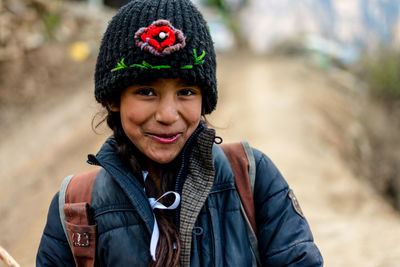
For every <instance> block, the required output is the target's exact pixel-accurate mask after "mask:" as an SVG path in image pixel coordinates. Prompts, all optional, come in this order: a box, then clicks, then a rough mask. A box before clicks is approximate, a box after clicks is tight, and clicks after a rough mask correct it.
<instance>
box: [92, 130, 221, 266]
mask: <svg viewBox="0 0 400 267" xmlns="http://www.w3.org/2000/svg"><path fill="white" fill-rule="evenodd" d="M214 138H215V131H214V130H213V129H209V128H207V127H206V125H205V123H203V122H200V124H199V126H198V128H197V129H196V130H195V132H194V133H193V134H192V136H191V137H190V138H189V139H188V141H187V142H186V144H185V146H184V148H183V150H182V153H181V155H179V156H180V157H181V159H182V161H181V168H180V171H179V174H180V176H181V177H179V175H178V179H177V185H176V187H177V188H176V189H177V190H178V191H179V193H180V194H181V196H182V197H181V207H180V213H181V214H182V218H181V219H180V220H179V221H180V234H181V236H182V237H184V242H182V244H183V248H186V249H184V250H183V251H188V253H189V259H190V245H191V244H190V242H191V233H192V228H193V226H194V222H195V220H196V218H197V216H198V214H199V212H200V209H201V207H202V206H203V203H204V201H205V199H206V198H207V196H208V193H209V191H210V189H211V187H212V184H213V179H214V166H213V162H212V153H211V150H212V145H213V142H214ZM88 163H89V164H94V165H99V166H102V167H103V168H104V169H105V170H106V171H107V172H108V173H109V174H110V175H111V177H112V178H113V179H114V181H115V182H116V183H117V184H118V185H119V186H120V187H121V189H122V190H123V192H124V193H125V195H126V196H127V197H128V199H129V201H130V202H131V203H132V205H133V206H134V207H135V208H136V209H137V212H138V214H139V216H140V217H141V218H142V220H143V221H144V222H145V225H146V227H147V230H148V231H149V233H150V234H151V232H152V230H153V226H154V220H153V213H152V211H151V208H150V204H149V202H148V200H147V196H146V194H145V192H144V190H143V187H142V185H141V184H140V182H139V180H138V179H137V178H136V177H135V176H134V175H133V174H132V173H131V172H130V171H129V170H128V169H127V168H126V167H125V166H124V164H123V163H122V161H121V160H120V159H119V158H118V156H117V143H116V140H115V138H114V136H110V137H109V138H108V139H107V141H106V142H105V143H104V144H103V146H102V147H101V149H100V151H99V152H98V153H97V154H96V156H94V155H93V154H90V155H88ZM178 183H179V184H178ZM199 192H202V194H199ZM193 208H194V209H193ZM182 241H183V239H182Z"/></svg>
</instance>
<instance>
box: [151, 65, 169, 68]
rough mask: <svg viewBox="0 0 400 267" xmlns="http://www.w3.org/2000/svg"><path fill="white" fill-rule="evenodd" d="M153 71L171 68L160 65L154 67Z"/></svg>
mask: <svg viewBox="0 0 400 267" xmlns="http://www.w3.org/2000/svg"><path fill="white" fill-rule="evenodd" d="M151 68H152V69H170V68H171V66H168V65H160V66H152V67H151Z"/></svg>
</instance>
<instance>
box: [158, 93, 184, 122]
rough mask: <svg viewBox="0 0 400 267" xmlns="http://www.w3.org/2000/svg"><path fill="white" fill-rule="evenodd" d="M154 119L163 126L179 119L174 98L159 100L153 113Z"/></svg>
mask: <svg viewBox="0 0 400 267" xmlns="http://www.w3.org/2000/svg"><path fill="white" fill-rule="evenodd" d="M155 119H156V121H157V122H159V123H161V124H164V125H170V124H173V123H174V122H176V121H177V120H178V119H179V112H178V107H177V103H176V102H175V99H174V97H164V98H161V100H160V102H159V105H158V107H157V111H156V113H155Z"/></svg>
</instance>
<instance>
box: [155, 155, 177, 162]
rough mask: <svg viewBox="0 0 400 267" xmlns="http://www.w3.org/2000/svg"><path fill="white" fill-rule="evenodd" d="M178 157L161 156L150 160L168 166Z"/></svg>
mask: <svg viewBox="0 0 400 267" xmlns="http://www.w3.org/2000/svg"><path fill="white" fill-rule="evenodd" d="M177 156H178V155H175V156H172V155H171V156H161V157H153V158H152V160H153V161H155V162H157V163H159V164H168V163H170V162H172V161H173V160H174V159H175V158H176V157H177Z"/></svg>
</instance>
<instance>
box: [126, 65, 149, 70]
mask: <svg viewBox="0 0 400 267" xmlns="http://www.w3.org/2000/svg"><path fill="white" fill-rule="evenodd" d="M129 67H130V68H134V67H139V68H142V69H147V67H145V66H143V65H140V64H132V65H130V66H129Z"/></svg>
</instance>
